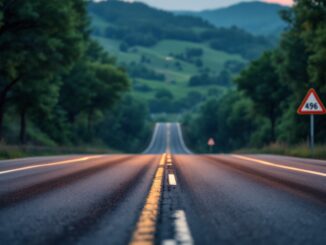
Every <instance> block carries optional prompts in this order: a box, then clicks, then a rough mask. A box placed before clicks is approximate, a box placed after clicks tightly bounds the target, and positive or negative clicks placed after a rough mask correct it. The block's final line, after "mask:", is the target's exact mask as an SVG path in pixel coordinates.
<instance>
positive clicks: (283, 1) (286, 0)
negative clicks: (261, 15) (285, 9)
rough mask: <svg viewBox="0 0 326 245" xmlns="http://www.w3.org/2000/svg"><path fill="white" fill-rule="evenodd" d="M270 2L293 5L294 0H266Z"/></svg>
mask: <svg viewBox="0 0 326 245" xmlns="http://www.w3.org/2000/svg"><path fill="white" fill-rule="evenodd" d="M265 2H268V3H279V4H283V5H291V4H293V0H265Z"/></svg>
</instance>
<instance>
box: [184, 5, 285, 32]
mask: <svg viewBox="0 0 326 245" xmlns="http://www.w3.org/2000/svg"><path fill="white" fill-rule="evenodd" d="M286 9H288V7H286V6H282V5H278V4H270V3H263V2H243V3H239V4H236V5H232V6H230V7H227V8H220V9H215V10H206V11H201V12H178V14H182V15H191V16H198V17H201V18H203V19H204V20H207V21H208V22H210V23H212V24H214V25H215V26H217V27H231V26H237V27H239V28H242V29H244V30H246V31H249V32H250V33H253V34H256V35H266V36H275V35H278V34H279V33H280V32H282V30H283V29H284V28H285V26H286V23H285V22H284V21H283V20H282V19H281V17H280V15H279V13H280V12H281V11H282V10H286Z"/></svg>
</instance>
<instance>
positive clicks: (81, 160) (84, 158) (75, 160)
mask: <svg viewBox="0 0 326 245" xmlns="http://www.w3.org/2000/svg"><path fill="white" fill-rule="evenodd" d="M100 157H102V156H93V157H82V158H78V159H72V160H66V161H60V162H52V163H44V164H37V165H32V166H27V167H21V168H15V169H10V170H5V171H1V172H0V175H3V174H9V173H15V172H20V171H24V170H30V169H35V168H44V167H50V166H58V165H64V164H69V163H76V162H84V161H87V160H91V159H96V158H100Z"/></svg>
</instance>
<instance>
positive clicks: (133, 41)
mask: <svg viewBox="0 0 326 245" xmlns="http://www.w3.org/2000/svg"><path fill="white" fill-rule="evenodd" d="M88 9H89V14H90V16H91V19H92V24H93V36H94V38H95V39H96V40H98V41H99V43H101V44H102V46H103V47H104V48H105V49H106V50H108V52H109V53H110V54H111V55H113V56H115V57H116V59H117V60H118V63H119V64H121V65H122V66H123V67H124V68H125V69H126V70H127V71H128V73H129V75H130V77H131V78H132V80H133V93H134V94H135V95H136V96H137V97H139V98H142V99H145V100H146V101H148V102H149V105H150V110H151V112H152V113H160V112H168V113H179V112H182V111H185V110H189V109H192V108H193V107H194V106H195V105H196V104H198V103H200V102H201V101H202V100H204V99H205V98H206V97H207V96H216V95H219V94H221V93H222V92H223V91H224V90H225V89H228V88H229V87H230V86H231V83H230V80H231V78H232V77H233V76H235V75H236V74H237V73H238V72H239V71H240V70H241V69H242V68H243V67H244V66H245V65H246V63H247V62H248V61H249V60H251V59H253V58H256V57H258V56H259V55H260V54H261V53H262V52H263V51H264V50H266V49H268V48H270V47H271V46H272V44H271V43H270V42H269V41H268V40H267V39H265V38H263V37H256V36H253V35H251V34H249V33H247V32H246V31H244V30H241V29H239V28H234V27H233V28H216V27H215V26H213V25H212V24H209V23H208V22H206V21H204V20H202V19H201V18H198V17H192V16H179V15H175V14H173V13H170V12H166V11H161V10H157V9H154V8H151V7H149V6H147V5H145V4H142V3H126V2H123V1H115V0H109V1H105V2H98V3H90V4H89V8H88ZM162 91H165V93H162ZM162 94H163V95H164V96H165V97H164V96H161V95H162ZM167 98H169V100H168V101H167Z"/></svg>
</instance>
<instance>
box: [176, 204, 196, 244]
mask: <svg viewBox="0 0 326 245" xmlns="http://www.w3.org/2000/svg"><path fill="white" fill-rule="evenodd" d="M174 218H175V221H174V222H175V239H176V240H177V242H178V244H183V245H192V244H193V243H194V240H193V238H192V235H191V232H190V229H189V225H188V222H187V218H186V213H185V212H184V211H183V210H177V211H175V213H174Z"/></svg>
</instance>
